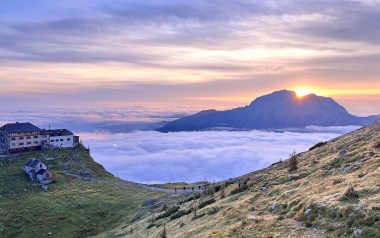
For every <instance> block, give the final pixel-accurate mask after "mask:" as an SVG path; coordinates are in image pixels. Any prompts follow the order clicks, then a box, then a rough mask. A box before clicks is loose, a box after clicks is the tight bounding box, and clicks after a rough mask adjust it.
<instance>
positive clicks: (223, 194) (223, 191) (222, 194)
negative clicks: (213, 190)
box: [220, 184, 226, 199]
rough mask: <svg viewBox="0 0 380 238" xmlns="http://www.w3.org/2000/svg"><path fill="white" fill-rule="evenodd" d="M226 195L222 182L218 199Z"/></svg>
mask: <svg viewBox="0 0 380 238" xmlns="http://www.w3.org/2000/svg"><path fill="white" fill-rule="evenodd" d="M225 197H226V187H225V185H224V184H222V185H221V186H220V199H223V198H225Z"/></svg>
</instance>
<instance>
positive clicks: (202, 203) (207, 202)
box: [198, 198, 216, 209]
mask: <svg viewBox="0 0 380 238" xmlns="http://www.w3.org/2000/svg"><path fill="white" fill-rule="evenodd" d="M214 202H216V200H215V199H214V198H211V199H209V200H205V201H203V202H201V203H200V204H199V206H198V209H202V208H204V207H206V206H208V205H210V204H213V203H214Z"/></svg>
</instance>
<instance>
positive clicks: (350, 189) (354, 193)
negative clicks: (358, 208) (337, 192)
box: [343, 184, 359, 199]
mask: <svg viewBox="0 0 380 238" xmlns="http://www.w3.org/2000/svg"><path fill="white" fill-rule="evenodd" d="M350 198H359V193H358V192H357V191H356V190H355V188H354V186H353V185H352V184H350V185H349V186H348V188H347V191H346V192H345V193H344V195H343V199H350Z"/></svg>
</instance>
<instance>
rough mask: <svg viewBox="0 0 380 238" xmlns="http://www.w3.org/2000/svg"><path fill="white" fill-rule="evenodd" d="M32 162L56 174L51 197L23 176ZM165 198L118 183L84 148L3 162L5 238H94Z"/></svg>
mask: <svg viewBox="0 0 380 238" xmlns="http://www.w3.org/2000/svg"><path fill="white" fill-rule="evenodd" d="M28 158H38V159H42V160H43V161H44V162H45V163H46V164H47V165H48V166H49V167H50V168H51V170H52V171H53V173H54V178H55V182H54V183H53V184H50V185H48V186H49V188H48V190H47V191H43V190H42V189H41V188H40V186H38V184H37V183H36V182H33V181H30V180H29V179H28V176H27V175H26V174H25V173H24V172H23V171H22V167H23V165H24V163H25V162H26V161H27V160H28ZM48 158H54V159H53V160H51V159H48ZM84 174H90V178H87V176H84ZM162 196H163V195H162V194H161V193H155V192H151V191H148V190H146V189H141V188H139V187H137V186H136V185H135V184H133V183H130V182H126V181H122V180H120V179H117V178H115V177H114V176H113V175H112V174H110V173H108V172H107V171H106V170H105V169H104V168H103V167H102V166H101V165H99V164H97V163H96V162H95V161H94V160H93V159H92V158H91V156H90V155H89V154H88V152H87V151H86V149H85V148H83V147H79V148H77V149H65V150H53V151H39V152H33V153H25V154H21V155H17V156H13V157H11V158H7V159H4V158H0V237H48V236H49V234H51V237H89V236H94V235H97V234H99V233H101V232H104V231H106V230H109V229H112V228H114V227H116V226H117V225H118V224H120V223H125V222H128V221H129V220H130V219H131V218H133V217H134V216H135V214H136V211H137V209H138V208H141V207H142V206H143V203H144V201H149V200H152V199H156V198H160V199H161V200H162V199H163V198H162Z"/></svg>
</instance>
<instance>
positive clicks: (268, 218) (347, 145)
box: [104, 122, 380, 238]
mask: <svg viewBox="0 0 380 238" xmlns="http://www.w3.org/2000/svg"><path fill="white" fill-rule="evenodd" d="M379 135H380V122H376V123H373V124H372V125H370V126H368V127H364V128H361V129H359V130H356V131H353V132H351V133H349V134H346V135H344V136H340V137H338V138H335V139H332V140H330V141H328V142H323V143H318V144H317V145H315V146H313V147H311V148H310V149H309V151H306V152H303V153H300V154H296V155H294V156H293V155H292V157H291V158H292V159H289V160H284V161H279V162H278V163H275V164H273V165H271V166H269V167H268V168H265V169H262V170H259V171H256V172H252V173H249V174H246V175H243V176H241V177H238V178H233V179H229V180H226V181H221V182H219V183H215V184H212V185H211V186H210V187H209V189H208V190H206V191H205V192H204V193H203V194H202V196H196V195H193V196H184V197H181V198H180V199H181V200H180V201H179V202H178V203H177V204H173V205H168V208H167V209H166V210H163V211H162V210H161V211H153V212H152V211H149V212H147V213H146V215H145V216H142V217H141V218H140V219H138V220H135V221H134V222H133V223H125V224H124V226H119V227H117V228H116V229H114V230H113V232H110V233H107V234H105V235H104V236H105V237H111V235H112V236H113V237H121V236H122V237H215V238H216V237H257V238H264V237H265V238H268V237H273V238H275V237H302V238H325V237H326V238H327V237H331V238H334V237H366V238H378V237H379V234H380V179H379V168H380V138H379ZM270 149H271V148H268V150H270ZM291 161H296V167H295V168H294V167H293V166H292V165H293V164H294V163H293V164H292V163H290V162H291ZM239 180H240V181H241V187H240V188H238V185H237V181H239ZM244 181H246V182H247V184H246V185H244ZM132 228H133V229H134V232H133V233H131V232H129V231H130V230H131V229H132ZM164 231H165V233H166V236H163V235H162V234H163V232H164Z"/></svg>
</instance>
